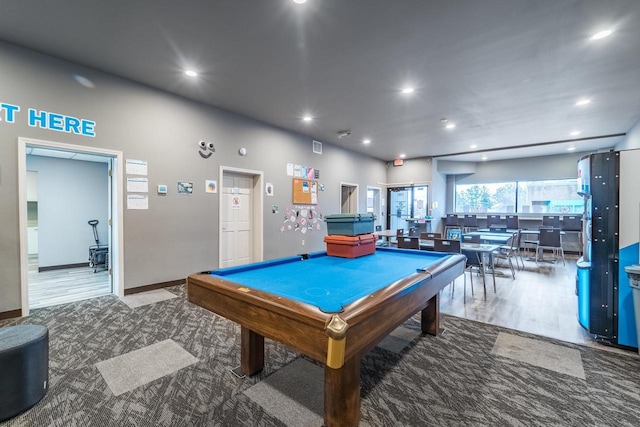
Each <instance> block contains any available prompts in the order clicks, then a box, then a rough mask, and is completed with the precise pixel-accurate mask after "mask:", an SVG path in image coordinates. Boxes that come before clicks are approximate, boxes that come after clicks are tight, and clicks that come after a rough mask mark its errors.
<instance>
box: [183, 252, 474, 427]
mask: <svg viewBox="0 0 640 427" xmlns="http://www.w3.org/2000/svg"><path fill="white" fill-rule="evenodd" d="M369 256H375V255H369ZM299 262H305V261H299ZM465 263H466V258H465V257H464V256H463V255H450V256H446V257H443V258H442V259H439V260H438V261H436V262H434V263H433V264H431V265H430V266H428V268H427V269H426V270H425V271H424V272H413V273H409V274H408V275H407V276H406V277H404V278H403V279H401V280H398V281H396V282H394V283H391V284H389V285H388V286H386V287H384V288H382V289H380V290H378V291H376V292H374V293H372V294H370V295H368V296H366V297H363V298H360V299H359V300H357V301H355V302H353V303H351V304H348V305H346V306H345V307H344V308H343V310H342V311H341V312H339V313H325V312H322V311H320V310H319V309H318V308H317V307H315V306H312V305H309V304H306V303H302V302H298V301H294V300H291V299H288V298H284V297H279V296H277V295H273V294H270V293H267V292H263V291H259V290H255V289H251V288H248V287H246V286H243V285H238V284H237V283H234V282H232V281H229V280H225V279H223V278H222V277H220V276H213V275H211V274H192V275H190V276H189V277H188V278H187V295H188V300H189V301H190V302H192V303H194V304H197V305H199V306H200V307H203V308H206V309H207V310H210V311H212V312H214V313H216V314H218V315H220V316H222V317H225V318H227V319H229V320H231V321H233V322H236V323H238V324H239V325H240V326H241V366H240V368H241V370H242V372H243V373H244V374H246V375H254V374H256V373H258V372H260V371H261V370H262V368H263V366H264V338H265V337H267V338H270V339H272V340H275V341H278V342H281V343H283V344H285V345H287V346H289V347H291V348H293V349H295V350H296V351H299V352H300V353H303V354H305V355H306V356H308V357H310V358H312V359H314V360H317V361H319V362H321V363H323V364H324V366H325V368H324V422H325V425H326V426H327V427H333V426H356V425H357V424H358V422H359V420H360V361H361V359H362V357H363V356H364V355H365V354H366V353H367V352H368V351H369V350H371V349H372V348H373V347H375V346H376V344H378V342H380V341H381V340H382V339H383V338H384V337H386V336H387V335H388V334H389V333H390V332H391V331H393V330H394V329H395V328H397V327H398V326H399V325H401V324H402V323H404V322H405V321H406V320H407V319H408V318H410V317H411V316H413V315H414V314H416V313H417V312H418V311H422V320H421V329H422V331H423V332H424V333H428V334H431V335H436V334H437V332H438V328H439V314H440V307H439V305H440V304H439V298H438V295H439V291H440V290H441V289H442V288H444V287H445V286H446V285H447V284H448V283H450V282H451V281H453V280H454V279H455V278H456V277H459V276H461V275H462V274H464V268H465ZM334 314H338V315H339V317H340V319H342V320H343V321H344V322H346V323H347V325H348V330H347V331H346V345H345V347H344V364H343V365H342V366H341V367H339V368H337V369H334V368H331V367H329V366H328V365H327V356H328V351H327V348H328V345H329V341H331V338H330V337H329V336H328V335H327V333H328V332H327V331H326V330H325V327H326V325H327V323H328V322H329V321H330V320H331V318H332V316H333V315H334Z"/></svg>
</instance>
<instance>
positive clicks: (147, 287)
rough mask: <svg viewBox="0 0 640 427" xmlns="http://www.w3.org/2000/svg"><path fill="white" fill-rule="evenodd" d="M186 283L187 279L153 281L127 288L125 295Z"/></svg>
mask: <svg viewBox="0 0 640 427" xmlns="http://www.w3.org/2000/svg"><path fill="white" fill-rule="evenodd" d="M184 283H185V279H177V280H169V281H168V282H160V283H153V284H151V285H145V286H138V287H137V288H130V289H125V290H124V294H125V295H131V294H137V293H140V292H147V291H153V290H154V289H162V288H168V287H171V286H177V285H182V284H184Z"/></svg>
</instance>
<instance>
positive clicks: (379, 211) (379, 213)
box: [367, 185, 386, 229]
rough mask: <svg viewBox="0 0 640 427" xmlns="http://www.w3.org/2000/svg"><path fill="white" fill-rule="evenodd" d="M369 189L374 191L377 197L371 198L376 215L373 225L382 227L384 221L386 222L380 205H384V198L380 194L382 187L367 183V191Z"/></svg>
mask: <svg viewBox="0 0 640 427" xmlns="http://www.w3.org/2000/svg"><path fill="white" fill-rule="evenodd" d="M369 190H372V191H374V192H376V194H377V197H376V198H374V200H373V210H374V215H375V216H376V220H375V221H374V225H380V226H382V228H383V229H384V228H385V226H384V223H385V222H386V215H384V214H383V213H382V207H383V206H384V199H383V196H382V188H380V187H374V186H373V185H367V193H368V192H369Z"/></svg>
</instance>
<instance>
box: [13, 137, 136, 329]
mask: <svg viewBox="0 0 640 427" xmlns="http://www.w3.org/2000/svg"><path fill="white" fill-rule="evenodd" d="M27 145H29V146H34V147H40V148H50V149H60V150H66V151H72V152H76V153H87V154H98V155H104V156H108V157H113V158H115V159H116V164H117V166H116V167H115V170H114V173H113V176H112V180H114V181H112V184H113V190H114V193H113V194H111V197H112V203H113V205H112V212H111V213H110V214H111V215H112V217H111V219H112V226H111V231H112V235H113V247H112V248H111V251H110V252H111V253H110V255H111V260H112V265H111V266H110V267H111V268H112V269H113V274H112V280H111V283H112V285H113V293H114V294H115V295H117V296H118V297H123V296H124V248H123V245H124V221H123V218H124V208H123V206H124V203H123V200H124V193H123V188H124V187H123V181H124V179H123V170H124V168H123V165H124V163H123V160H122V159H123V155H122V151H114V150H105V149H102V148H95V147H86V146H83V145H72V144H65V143H62V142H54V141H44V140H40V139H31V138H24V137H18V225H19V228H20V230H19V231H20V233H19V235H20V297H21V308H22V316H28V315H29V279H28V269H29V250H28V247H27V246H28V245H27ZM114 196H115V200H113V199H114ZM114 259H115V262H114V261H113V260H114Z"/></svg>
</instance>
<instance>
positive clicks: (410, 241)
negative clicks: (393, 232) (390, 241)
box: [398, 237, 420, 249]
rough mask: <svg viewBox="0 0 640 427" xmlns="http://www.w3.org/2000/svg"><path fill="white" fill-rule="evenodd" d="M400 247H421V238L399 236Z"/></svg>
mask: <svg viewBox="0 0 640 427" xmlns="http://www.w3.org/2000/svg"><path fill="white" fill-rule="evenodd" d="M398 248H399V249H420V239H419V238H418V237H398Z"/></svg>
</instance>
